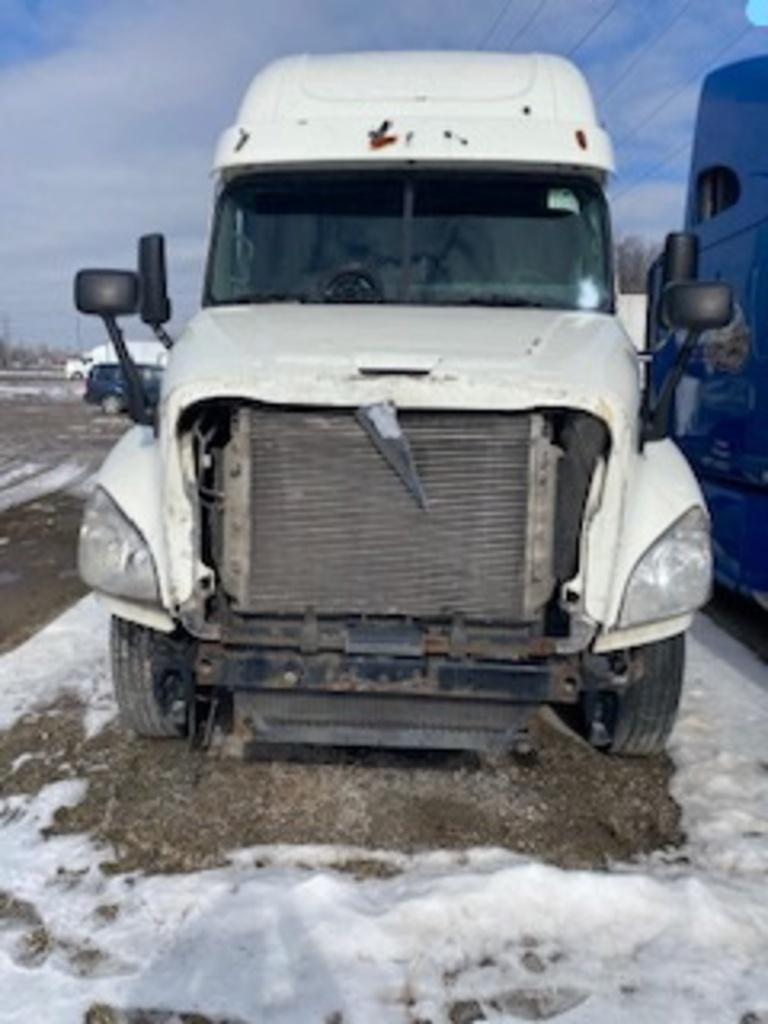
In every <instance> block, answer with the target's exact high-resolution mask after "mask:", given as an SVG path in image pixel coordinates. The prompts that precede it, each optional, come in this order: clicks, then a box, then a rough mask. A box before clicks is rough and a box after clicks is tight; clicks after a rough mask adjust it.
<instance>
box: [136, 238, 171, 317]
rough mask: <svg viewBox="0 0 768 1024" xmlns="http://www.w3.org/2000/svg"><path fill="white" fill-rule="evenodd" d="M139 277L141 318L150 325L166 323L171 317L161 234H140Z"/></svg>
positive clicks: (163, 243) (163, 241)
mask: <svg viewBox="0 0 768 1024" xmlns="http://www.w3.org/2000/svg"><path fill="white" fill-rule="evenodd" d="M139 278H140V281H141V306H140V309H139V313H140V315H141V319H142V320H143V321H144V323H145V324H149V325H150V326H151V327H159V326H161V325H162V324H167V323H168V321H169V320H170V319H171V301H170V299H169V298H168V274H167V271H166V264H165V238H164V236H163V235H160V234H154V235H142V237H141V238H140V239H139Z"/></svg>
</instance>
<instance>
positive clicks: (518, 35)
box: [506, 0, 549, 50]
mask: <svg viewBox="0 0 768 1024" xmlns="http://www.w3.org/2000/svg"><path fill="white" fill-rule="evenodd" d="M548 2H549V0H539V2H538V4H537V5H536V7H535V8H534V10H533V11H532V12H531V14H530V16H529V17H528V18H526V20H525V21H524V22H523V24H522V25H521V26H520V28H519V29H518V30H517V32H515V34H514V35H513V36H512V38H511V39H510V40H509V42H508V43H507V47H506V48H507V49H508V50H511V49H512V47H513V46H514V45H515V43H516V42H517V40H518V39H522V37H523V36H524V35H525V33H526V32H527V31H528V29H529V28H532V27H533V24H534V22H535V21H537V19H538V17H539V15H540V14H541V13H542V11H543V10H544V8H545V7H546V6H547V3H548Z"/></svg>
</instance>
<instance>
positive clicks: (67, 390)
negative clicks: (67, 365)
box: [0, 380, 82, 402]
mask: <svg viewBox="0 0 768 1024" xmlns="http://www.w3.org/2000/svg"><path fill="white" fill-rule="evenodd" d="M81 392H82V386H81V387H80V389H79V391H78V389H77V388H76V387H73V386H72V385H71V384H69V383H68V382H64V381H61V380H59V381H58V382H56V383H54V382H53V381H51V382H35V383H33V384H30V383H16V382H10V381H7V382H6V383H0V402H2V401H8V400H9V399H10V400H11V401H14V400H20V399H27V398H45V399H47V400H48V401H51V402H73V401H75V399H77V398H79V397H80V394H81Z"/></svg>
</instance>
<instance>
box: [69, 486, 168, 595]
mask: <svg viewBox="0 0 768 1024" xmlns="http://www.w3.org/2000/svg"><path fill="white" fill-rule="evenodd" d="M78 569H79V570H80V575H81V577H82V579H83V582H84V583H86V584H87V585H88V586H89V587H92V588H93V589H94V590H101V591H103V592H104V593H105V594H112V595H113V596H114V597H125V598H129V599H133V600H135V601H149V602H153V603H156V602H158V601H159V600H160V588H159V586H158V582H157V570H156V568H155V562H154V559H153V558H152V553H151V552H150V550H149V546H148V545H147V542H146V541H145V540H144V538H143V537H142V535H141V534H140V533H139V531H138V530H137V529H136V527H135V526H134V525H133V523H131V522H130V520H129V519H128V518H127V517H126V516H125V515H124V514H123V512H121V510H120V509H119V508H118V506H117V505H116V503H115V502H114V501H113V499H112V498H111V497H110V496H109V495H108V494H107V492H106V491H104V490H102V489H101V488H100V487H97V488H96V490H95V491H94V492H93V494H92V495H91V496H90V498H89V499H88V501H87V502H86V506H85V513H84V515H83V524H82V526H81V527H80V545H79V550H78Z"/></svg>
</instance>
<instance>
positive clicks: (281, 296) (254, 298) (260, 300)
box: [226, 292, 310, 306]
mask: <svg viewBox="0 0 768 1024" xmlns="http://www.w3.org/2000/svg"><path fill="white" fill-rule="evenodd" d="M309 301H310V300H309V298H308V297H307V296H306V295H290V294H288V293H287V292H260V293H258V294H255V295H233V296H232V297H231V298H229V299H227V300H226V305H227V306H250V305H263V304H264V303H269V302H296V303H304V302H309Z"/></svg>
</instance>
